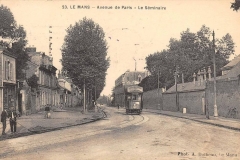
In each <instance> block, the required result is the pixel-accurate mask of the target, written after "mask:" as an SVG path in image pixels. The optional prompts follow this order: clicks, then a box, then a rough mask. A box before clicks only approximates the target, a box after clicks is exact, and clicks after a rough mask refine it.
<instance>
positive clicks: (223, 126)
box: [144, 111, 240, 131]
mask: <svg viewBox="0 0 240 160" xmlns="http://www.w3.org/2000/svg"><path fill="white" fill-rule="evenodd" d="M144 112H151V113H156V114H161V115H165V116H169V117H176V118H182V119H187V120H191V121H195V122H199V123H204V124H209V125H212V126H217V127H221V128H226V129H231V130H235V131H240V128H236V127H231V126H225V125H222V124H216V123H211V122H205V121H201V120H196V119H192V118H188V117H181V116H175V115H170V114H165V113H159V112H154V111H144Z"/></svg>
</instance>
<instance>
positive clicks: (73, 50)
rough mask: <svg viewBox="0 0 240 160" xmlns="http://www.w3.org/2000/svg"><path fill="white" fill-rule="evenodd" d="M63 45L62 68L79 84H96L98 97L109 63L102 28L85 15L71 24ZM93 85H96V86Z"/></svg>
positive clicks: (91, 85) (79, 85)
mask: <svg viewBox="0 0 240 160" xmlns="http://www.w3.org/2000/svg"><path fill="white" fill-rule="evenodd" d="M66 32H67V35H66V36H65V39H64V44H63V46H62V49H61V51H62V61H61V62H62V66H63V68H62V69H63V71H64V72H66V74H67V75H68V76H69V77H70V78H71V79H72V80H73V83H74V84H75V85H76V86H78V87H79V88H82V87H83V84H84V81H85V84H86V88H89V89H90V88H93V87H94V88H96V92H97V97H99V95H100V93H101V91H102V90H103V88H104V86H105V78H106V71H107V69H108V67H109V58H107V57H106V56H107V43H106V40H105V39H104V38H105V34H104V31H103V29H102V28H101V27H100V26H99V25H98V24H97V23H95V22H94V21H93V20H91V19H87V18H86V17H85V18H83V19H82V20H80V21H79V22H76V23H75V25H74V26H72V25H70V26H69V27H68V28H67V30H66ZM95 86H96V87H95ZM92 94H93V97H94V94H95V92H92Z"/></svg>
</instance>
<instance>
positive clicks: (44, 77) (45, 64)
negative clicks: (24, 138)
mask: <svg viewBox="0 0 240 160" xmlns="http://www.w3.org/2000/svg"><path fill="white" fill-rule="evenodd" d="M26 50H27V53H28V55H29V57H30V60H29V61H28V62H27V63H28V69H27V70H25V73H26V77H25V79H26V80H25V82H24V85H23V88H22V90H21V91H20V95H19V96H18V97H19V111H21V112H22V113H26V112H37V111H39V110H42V109H44V108H45V106H46V105H47V104H49V105H51V106H57V105H59V101H60V98H59V90H58V85H57V83H58V82H57V77H56V70H57V69H56V68H55V67H54V66H53V58H52V57H50V56H47V55H45V53H44V52H36V48H35V47H28V48H27V49H26ZM33 76H36V77H38V81H37V87H35V88H32V87H31V86H29V84H28V79H29V78H31V77H33ZM20 107H21V108H20Z"/></svg>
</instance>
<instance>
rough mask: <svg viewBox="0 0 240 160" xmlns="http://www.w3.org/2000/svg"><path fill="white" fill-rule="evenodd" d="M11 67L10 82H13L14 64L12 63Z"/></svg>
mask: <svg viewBox="0 0 240 160" xmlns="http://www.w3.org/2000/svg"><path fill="white" fill-rule="evenodd" d="M9 65H10V69H9V71H10V74H9V77H10V80H13V64H12V63H10V64H9Z"/></svg>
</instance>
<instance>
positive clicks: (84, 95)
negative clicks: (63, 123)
mask: <svg viewBox="0 0 240 160" xmlns="http://www.w3.org/2000/svg"><path fill="white" fill-rule="evenodd" d="M85 90H86V88H85V78H84V82H83V113H85V107H86V93H85V92H86V91H85Z"/></svg>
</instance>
